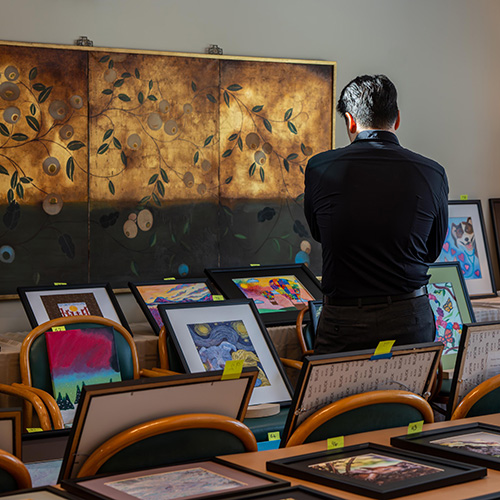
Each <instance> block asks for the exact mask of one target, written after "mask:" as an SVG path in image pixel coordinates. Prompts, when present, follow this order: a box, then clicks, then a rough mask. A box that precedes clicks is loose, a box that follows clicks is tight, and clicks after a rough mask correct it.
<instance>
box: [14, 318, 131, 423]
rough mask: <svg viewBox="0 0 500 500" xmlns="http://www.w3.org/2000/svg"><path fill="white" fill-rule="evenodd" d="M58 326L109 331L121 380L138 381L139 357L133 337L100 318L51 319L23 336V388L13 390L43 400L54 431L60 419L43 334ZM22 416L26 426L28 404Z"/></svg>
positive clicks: (20, 361) (29, 415)
mask: <svg viewBox="0 0 500 500" xmlns="http://www.w3.org/2000/svg"><path fill="white" fill-rule="evenodd" d="M61 326H64V327H66V329H70V328H75V329H76V328H78V329H85V328H92V327H112V328H113V333H114V340H115V346H116V352H117V356H118V361H119V366H120V373H121V377H122V380H131V379H137V378H139V357H138V354H137V348H136V346H135V344H134V341H133V339H132V336H131V335H130V333H129V332H128V331H127V330H126V329H125V328H124V327H123V326H122V325H120V324H118V323H116V322H115V321H112V320H110V319H107V318H102V317H99V316H72V317H66V318H56V319H52V320H50V321H47V322H45V323H43V324H41V325H39V326H37V327H36V328H34V329H33V330H32V331H31V332H30V333H29V334H28V335H27V336H26V338H25V339H24V341H23V343H22V345H21V352H20V359H19V364H20V368H21V380H22V384H13V386H14V387H16V388H24V389H25V390H29V391H32V392H33V393H34V394H36V395H37V396H38V397H39V398H41V399H42V400H43V402H44V403H45V405H46V406H47V408H48V410H49V412H50V415H51V418H52V424H53V427H54V428H55V429H61V428H62V417H61V414H60V411H59V408H58V406H57V403H56V401H55V400H54V395H53V387H52V380H51V376H50V367H49V359H48V355H47V344H46V342H45V332H47V331H49V330H51V329H52V328H54V327H61ZM24 412H25V414H26V418H27V422H28V424H29V422H30V421H31V415H32V412H31V405H30V404H25V405H24ZM42 428H43V427H42Z"/></svg>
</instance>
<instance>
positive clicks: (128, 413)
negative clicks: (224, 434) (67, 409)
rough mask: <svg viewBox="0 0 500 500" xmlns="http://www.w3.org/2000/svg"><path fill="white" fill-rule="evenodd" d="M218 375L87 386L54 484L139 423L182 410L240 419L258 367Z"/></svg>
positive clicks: (74, 471)
mask: <svg viewBox="0 0 500 500" xmlns="http://www.w3.org/2000/svg"><path fill="white" fill-rule="evenodd" d="M221 376H222V371H217V372H212V373H197V374H188V375H175V376H170V377H158V378H156V377H155V378H145V379H139V380H133V381H126V382H118V383H114V384H99V385H93V386H85V387H84V388H83V390H82V395H81V400H80V402H79V404H78V408H77V410H76V414H75V419H74V422H73V427H72V428H71V434H70V437H69V440H68V445H67V446H66V450H65V454H64V458H63V465H62V467H61V473H60V475H59V479H58V482H61V481H62V480H63V479H68V478H73V477H76V475H77V473H78V471H79V470H80V467H81V466H82V465H83V462H84V461H85V459H86V457H87V456H88V455H90V453H92V452H93V451H94V450H95V449H96V448H97V447H98V446H99V445H101V444H102V443H103V442H105V441H106V440H107V439H109V438H110V437H112V436H114V435H115V434H118V433H119V432H121V431H123V430H125V429H128V428H129V427H132V426H134V425H136V424H138V423H141V422H148V421H150V420H154V419H156V418H163V417H168V416H171V415H182V414H185V413H216V414H219V415H224V416H228V417H232V418H235V419H237V420H240V421H243V419H244V418H245V414H246V409H247V406H248V402H249V400H250V395H251V392H252V390H253V386H254V384H255V379H256V377H257V371H256V370H253V369H244V370H243V372H242V374H241V377H240V378H239V379H233V380H222V379H221ZM131 398H132V399H131ZM103 415H106V418H105V419H103Z"/></svg>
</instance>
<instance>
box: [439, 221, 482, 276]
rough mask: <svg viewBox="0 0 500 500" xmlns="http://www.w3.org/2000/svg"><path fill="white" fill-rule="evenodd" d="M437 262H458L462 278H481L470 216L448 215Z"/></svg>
mask: <svg viewBox="0 0 500 500" xmlns="http://www.w3.org/2000/svg"><path fill="white" fill-rule="evenodd" d="M437 261H438V262H458V263H459V264H460V269H461V270H462V273H463V275H464V279H466V280H473V279H480V278H482V274H481V265H480V262H479V256H478V253H477V246H476V238H475V234H474V227H473V224H472V217H450V218H449V220H448V232H447V233H446V239H445V242H444V245H443V249H442V251H441V254H440V256H439V258H438V260H437Z"/></svg>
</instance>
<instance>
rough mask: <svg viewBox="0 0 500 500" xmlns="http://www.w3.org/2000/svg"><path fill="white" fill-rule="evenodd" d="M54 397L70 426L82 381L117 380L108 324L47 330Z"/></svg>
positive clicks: (119, 379)
mask: <svg viewBox="0 0 500 500" xmlns="http://www.w3.org/2000/svg"><path fill="white" fill-rule="evenodd" d="M45 340H46V343H47V354H48V358H49V367H50V375H51V378H52V386H53V390H54V397H55V399H56V402H57V405H58V406H59V409H60V410H61V413H62V416H63V420H64V423H65V425H66V426H71V424H72V422H73V417H74V414H75V411H76V407H77V405H78V403H79V401H80V394H81V390H82V387H83V386H84V385H91V384H102V383H107V382H119V381H121V374H120V367H119V364H118V356H117V353H116V346H115V340H114V333H113V328H112V327H100V328H87V329H85V330H80V329H77V330H64V331H47V332H46V333H45Z"/></svg>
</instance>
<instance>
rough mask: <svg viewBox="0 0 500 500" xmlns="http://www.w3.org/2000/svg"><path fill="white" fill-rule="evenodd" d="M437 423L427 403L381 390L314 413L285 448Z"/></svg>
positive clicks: (392, 391) (399, 392) (292, 436)
mask: <svg viewBox="0 0 500 500" xmlns="http://www.w3.org/2000/svg"><path fill="white" fill-rule="evenodd" d="M420 420H423V421H424V422H425V423H431V422H434V413H433V411H432V408H431V406H430V405H429V403H427V401H426V400H425V399H424V398H422V397H420V396H418V395H417V394H413V393H412V392H407V391H396V390H382V391H372V392H365V393H362V394H356V395H354V396H349V397H347V398H343V399H340V400H338V401H335V402H334V403H331V404H329V405H327V406H325V407H323V408H322V409H321V410H318V411H317V412H315V413H313V414H312V415H311V416H309V417H308V418H307V419H306V420H305V421H304V422H302V424H300V425H299V427H297V429H296V430H295V431H294V432H293V434H292V435H291V436H290V439H289V440H288V441H287V443H286V447H289V446H296V445H299V444H302V443H309V442H312V441H320V440H323V439H328V438H331V437H335V436H346V435H349V434H357V433H359V432H368V431H375V430H379V429H388V428H391V427H400V426H403V425H408V424H410V423H412V422H418V421H420Z"/></svg>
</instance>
